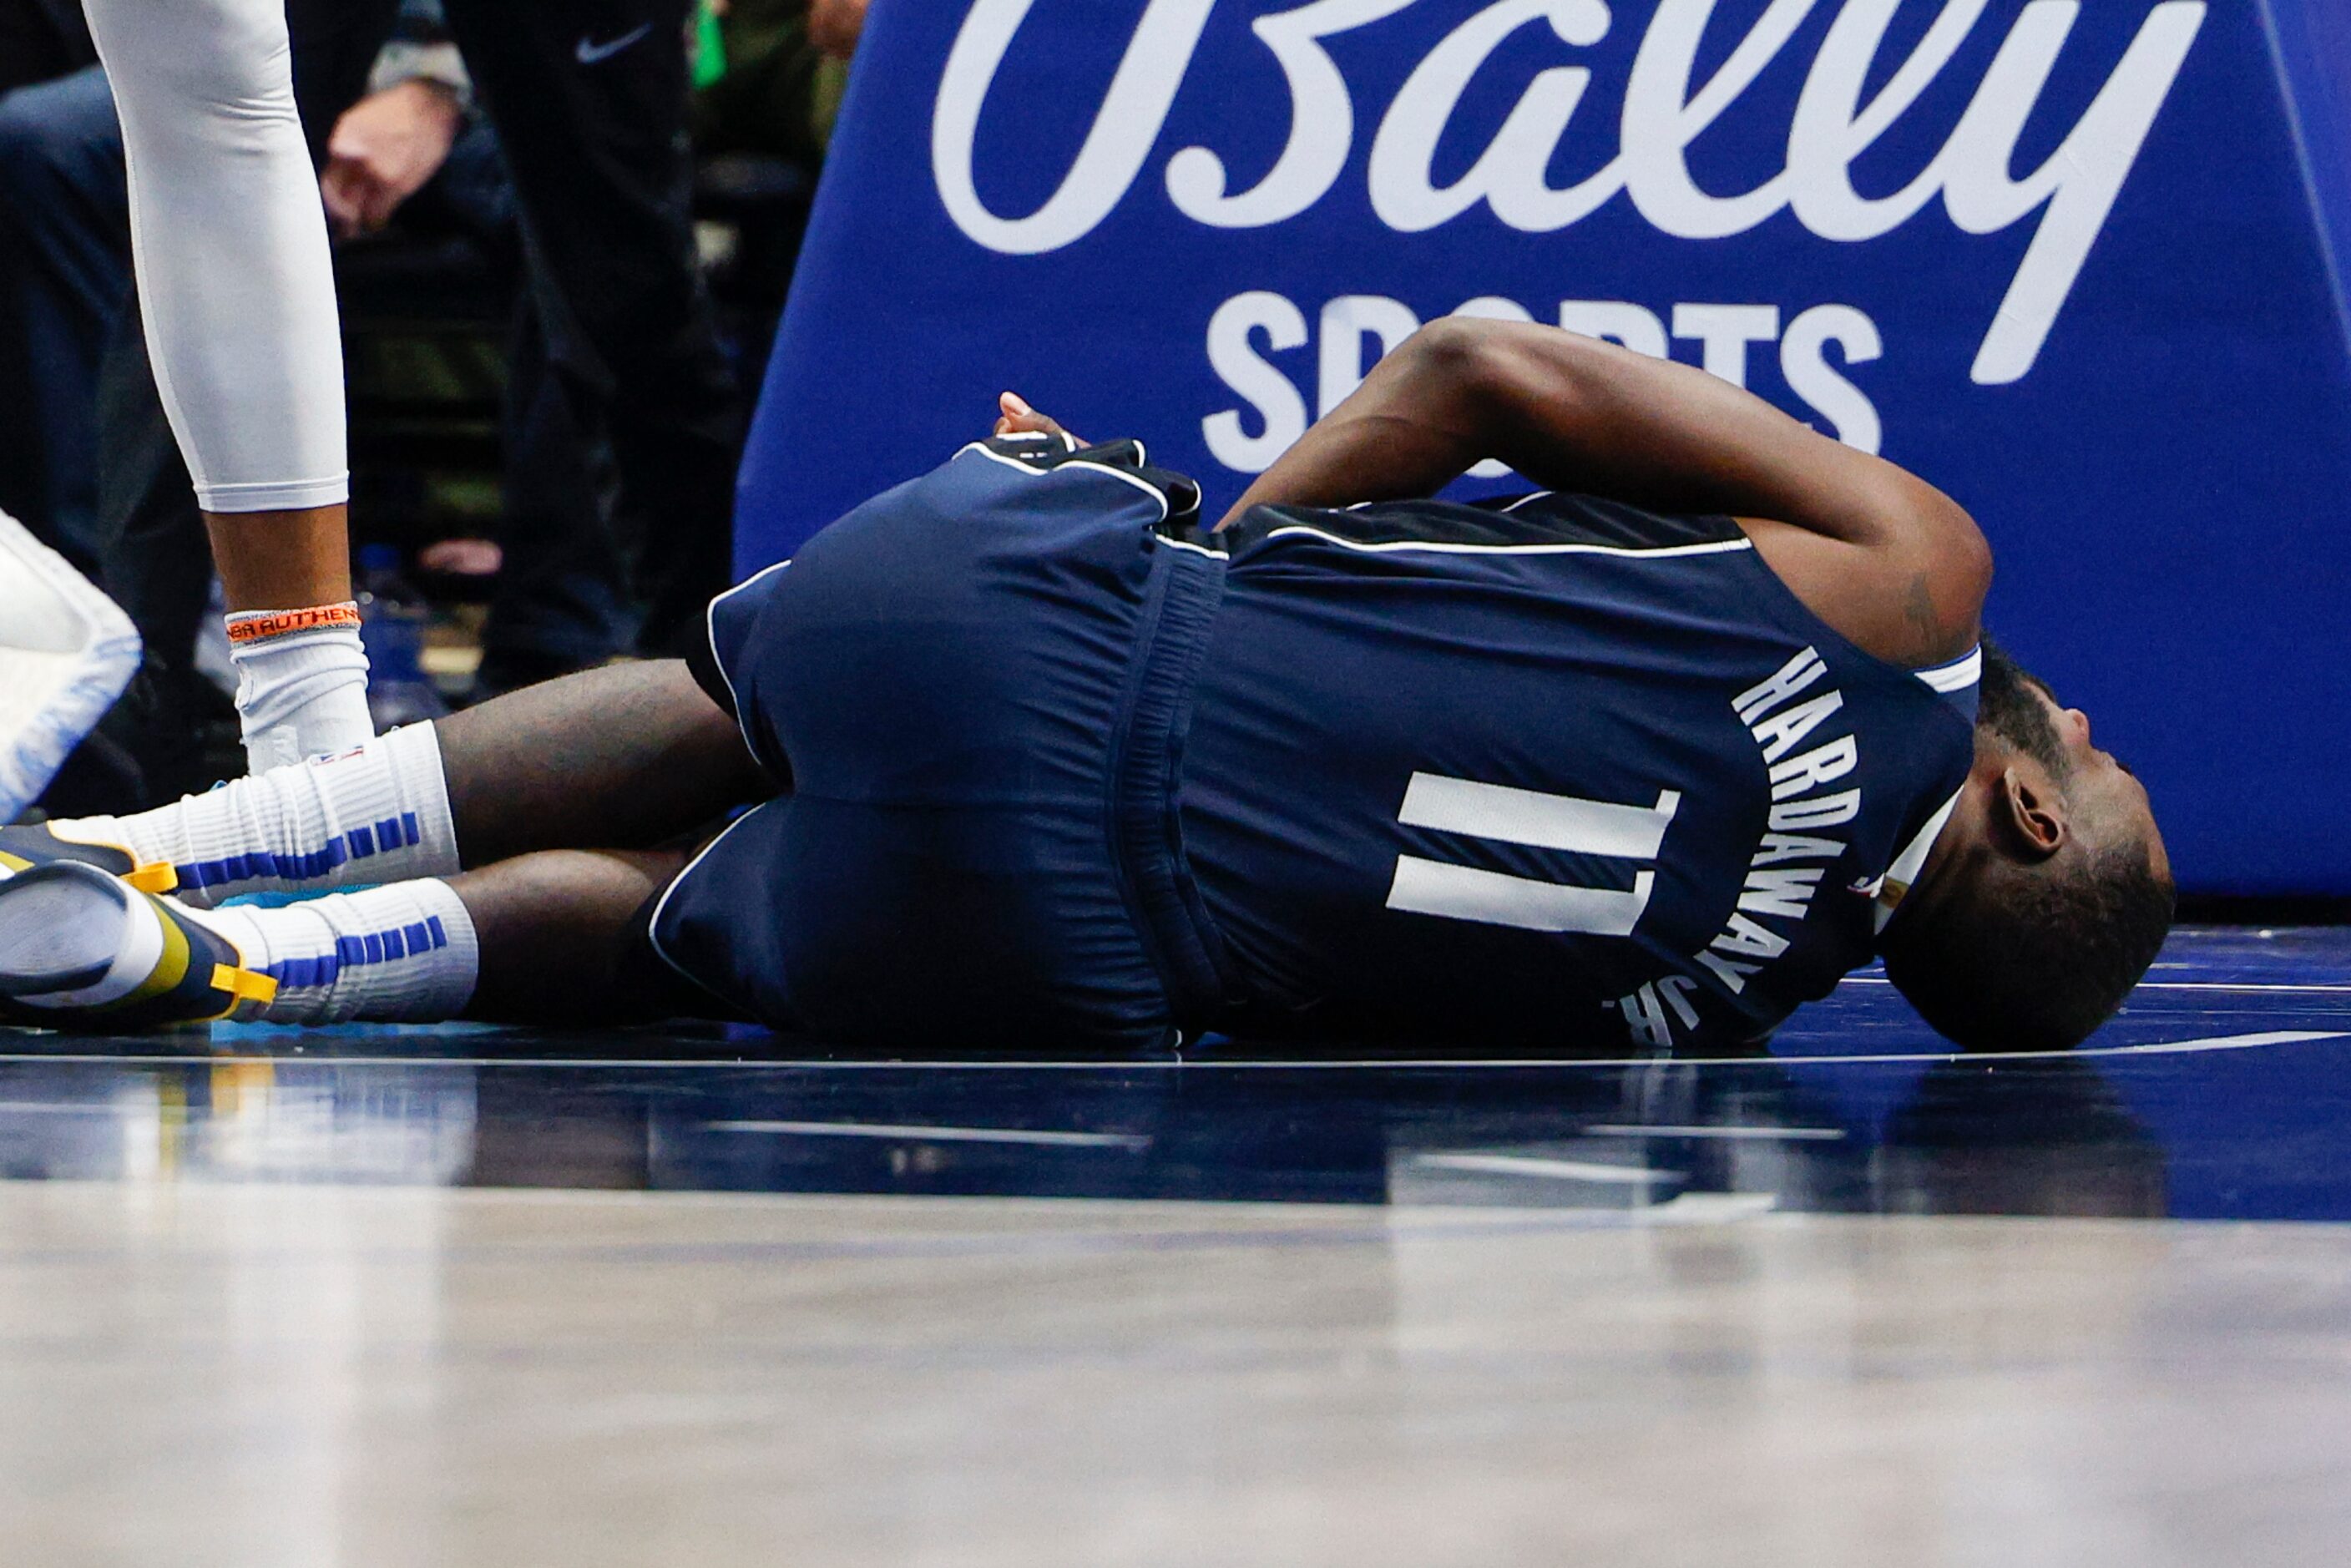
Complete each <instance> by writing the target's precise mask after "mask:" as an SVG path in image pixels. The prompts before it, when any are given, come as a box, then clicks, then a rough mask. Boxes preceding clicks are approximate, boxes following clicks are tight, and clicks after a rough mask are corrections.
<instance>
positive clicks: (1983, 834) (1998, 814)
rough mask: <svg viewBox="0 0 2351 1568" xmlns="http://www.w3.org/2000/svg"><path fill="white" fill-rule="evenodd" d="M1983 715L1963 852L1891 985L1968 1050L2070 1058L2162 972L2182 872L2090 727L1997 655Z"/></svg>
mask: <svg viewBox="0 0 2351 1568" xmlns="http://www.w3.org/2000/svg"><path fill="white" fill-rule="evenodd" d="M1979 701H1980V706H1979V707H1978V710H1977V717H1976V763H1975V769H1974V771H1973V772H1972V773H1971V774H1970V776H1969V779H1968V787H1967V789H1966V790H1965V791H1963V792H1962V794H1961V796H1960V800H1959V809H1958V810H1956V811H1955V812H1954V813H1953V816H1952V821H1951V824H1950V827H1949V830H1947V831H1949V832H1951V833H1952V834H1953V835H1954V842H1953V843H1952V844H1951V846H1950V847H1949V852H1948V854H1946V852H1944V851H1943V850H1942V849H1941V848H1940V847H1939V846H1938V857H1937V858H1938V859H1939V860H1943V861H1944V862H1945V866H1944V869H1943V870H1942V871H1940V872H1938V873H1936V874H1935V875H1934V876H1933V877H1932V878H1931V881H1932V882H1933V883H1935V885H1933V886H1931V887H1928V886H1922V887H1921V888H1919V889H1918V890H1917V892H1918V894H1921V895H1922V896H1920V897H1919V899H1918V904H1919V905H1920V907H1918V908H1917V909H1916V910H1915V911H1913V910H1910V909H1907V908H1906V909H1905V911H1904V916H1905V917H1904V918H1901V919H1897V920H1896V921H1895V922H1894V923H1893V925H1890V926H1889V927H1888V928H1887V930H1886V938H1887V942H1886V974H1887V976H1888V977H1890V978H1891V979H1892V980H1893V981H1894V983H1895V984H1896V986H1898V987H1900V988H1901V990H1902V994H1903V995H1904V996H1906V997H1907V998H1910V1001H1911V1003H1912V1005H1913V1006H1915V1007H1917V1009H1918V1011H1919V1012H1920V1013H1921V1014H1922V1015H1923V1016H1924V1017H1925V1018H1926V1019H1927V1021H1928V1023H1930V1024H1932V1025H1934V1027H1935V1028H1936V1029H1937V1030H1939V1031H1941V1032H1942V1033H1943V1034H1945V1035H1948V1036H1949V1037H1950V1038H1951V1039H1952V1040H1956V1041H1958V1042H1959V1044H1961V1045H1964V1046H1966V1047H1968V1048H1969V1049H1970V1050H1971V1051H2048V1050H2058V1049H2062V1048H2064V1047H2066V1046H2070V1045H2073V1044H2075V1043H2076V1042H2078V1041H2079V1040H2082V1039H2083V1038H2084V1037H2085V1036H2086V1035H2087V1034H2089V1032H2090V1031H2091V1030H2095V1029H2096V1028H2097V1027H2098V1025H2100V1024H2101V1023H2104V1022H2105V1020H2106V1019H2107V1018H2108V1017H2109V1016H2110V1015H2111V1014H2112V1013H2113V1012H2114V1010H2115V1009H2116V1008H2118V1007H2120V1006H2121V1005H2122V1001H2123V998H2125V997H2126V996H2128V995H2129V994H2130V990H2131V988H2132V987H2133V986H2136V985H2137V983H2138V979H2139V977H2140V976H2141V975H2143V974H2145V973H2146V972H2147V966H2148V965H2149V964H2151V963H2153V962H2154V961H2155V955H2156V950H2157V949H2158V948H2159V947H2160V946H2163V938H2164V936H2165V935H2166V934H2167V933H2168V931H2169V930H2170V928H2171V911H2172V902H2173V900H2172V884H2171V862H2170V859H2169V857H2168V855H2166V854H2165V852H2164V847H2163V835H2162V834H2161V833H2160V832H2158V831H2157V829H2156V825H2155V813H2154V810H2152V809H2151V808H2150V807H2149V805H2148V803H2147V790H2146V789H2145V788H2143V787H2142V786H2141V785H2140V783H2139V781H2138V780H2137V779H2136V778H2134V777H2133V776H2132V774H2131V771H2130V769H2128V768H2125V767H2124V766H2123V765H2122V764H2120V763H2119V762H2116V760H2115V759H2114V758H2113V757H2112V756H2111V755H2109V754H2108V753H2106V752H2104V751H2100V750H2099V749H2097V747H2095V746H2093V745H2092V744H2091V743H2090V721H2089V719H2088V717H2087V716H2085V715H2084V714H2082V713H2081V712H2080V711H2079V710H2078V709H2072V708H2061V707H2059V706H2057V699H2056V698H2055V696H2054V695H2052V694H2051V692H2050V690H2049V688H2048V686H2047V685H2044V684H2043V683H2042V682H2041V681H2039V680H2036V679H2035V678H2033V677H2032V676H2031V675H2029V674H2025V673H2024V672H2023V671H2022V670H2021V669H2019V668H2018V667H2017V666H2016V664H2015V663H2014V662H2013V661H2011V659H2010V658H2009V657H2008V656H2007V655H2006V654H2005V653H2001V651H2000V650H1999V649H1998V648H1996V647H1993V646H1992V645H1991V643H1989V642H1987V643H1986V644H1985V646H1984V670H1983V686H1982V690H1981V695H1980V699H1979ZM1912 915H1916V917H1917V918H1915V919H1914V918H1911V916H1912Z"/></svg>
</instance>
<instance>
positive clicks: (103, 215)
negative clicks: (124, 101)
mask: <svg viewBox="0 0 2351 1568" xmlns="http://www.w3.org/2000/svg"><path fill="white" fill-rule="evenodd" d="M8 3H10V4H14V5H24V4H26V3H27V0H8ZM437 25H438V18H437V12H435V11H434V9H433V8H432V7H431V6H430V5H411V6H409V7H408V8H406V9H405V10H404V11H403V14H402V18H401V26H400V30H399V32H398V33H397V34H396V35H395V37H393V39H392V41H391V42H390V43H388V44H387V45H386V47H385V48H384V50H383V52H382V56H381V60H380V61H379V62H378V67H377V72H376V79H375V82H374V84H373V87H374V90H372V91H371V93H370V94H369V95H368V96H367V97H365V98H363V99H361V100H360V102H359V103H358V104H356V105H354V106H353V108H352V109H351V110H350V112H349V113H348V114H347V115H345V116H343V117H342V119H341V120H339V121H337V122H336V126H335V132H334V140H335V141H336V144H337V151H336V152H335V154H334V156H333V158H332V159H331V162H330V168H329V189H328V194H327V204H328V206H329V211H330V213H332V214H336V226H337V227H338V229H340V231H342V232H345V233H351V232H357V231H359V230H360V229H361V228H366V227H372V226H376V225H380V224H381V221H382V220H383V218H384V217H386V216H388V215H389V214H390V212H391V211H392V209H393V208H395V207H396V206H397V205H398V204H400V203H401V202H402V201H404V200H405V199H406V198H407V197H408V196H410V195H412V194H413V193H414V192H415V191H416V190H417V189H418V188H419V187H421V186H422V185H423V183H424V182H425V180H426V179H428V178H429V177H430V176H431V175H432V173H433V172H434V170H435V169H437V168H438V167H439V164H440V162H441V160H442V159H443V158H444V156H445V155H446V153H447V152H448V149H449V145H450V141H451V139H452V137H453V136H454V135H455V127H456V123H457V120H458V118H459V116H460V114H461V112H462V105H463V97H464V80H465V78H464V73H463V71H462V68H459V67H458V66H457V63H456V57H455V50H454V49H452V48H449V47H447V46H446V45H445V44H442V45H440V46H439V47H437V48H436V47H434V44H433V36H434V28H435V27H436V26H437ZM59 55H60V57H62V58H63V59H64V60H66V61H67V62H68V63H70V62H71V61H74V60H79V61H80V62H82V63H81V64H80V66H79V68H77V69H72V70H69V71H67V72H65V73H64V74H62V75H58V76H56V77H54V78H50V79H48V80H46V81H44V82H41V83H38V84H36V85H32V86H27V87H24V88H21V89H18V90H16V91H15V92H13V93H10V94H8V95H7V96H6V97H5V98H0V399H5V404H6V405H7V406H8V407H9V409H10V413H12V415H13V417H9V418H6V419H5V420H0V505H5V506H6V507H9V508H10V509H12V510H16V511H17V512H19V513H20V514H21V515H22V516H23V517H24V518H25V519H26V521H27V522H28V524H30V525H31V526H32V527H33V528H35V529H36V531H37V534H38V535H39V537H41V538H44V539H45V540H46V541H47V543H49V544H50V545H52V546H54V547H55V548H56V549H58V550H59V551H60V552H61V553H62V554H63V555H64V556H65V557H66V558H67V559H68V561H70V562H71V563H73V564H74V565H75V566H76V567H77V568H78V569H79V570H81V571H82V572H84V573H85V574H87V575H89V576H91V577H95V578H98V579H99V580H102V581H104V582H105V583H106V584H107V586H108V587H109V589H110V591H112V592H113V593H114V595H115V596H116V597H117V598H119V599H120V600H121V601H123V602H124V604H125V605H126V607H127V608H128V609H129V610H130V611H131V616H132V619H133V620H134V622H137V623H138V625H139V627H140V629H141V633H142V635H143V638H144V641H145V643H146V645H147V648H148V651H149V658H148V661H147V664H146V677H145V679H143V680H142V681H141V683H140V684H139V685H136V686H135V687H134V688H133V696H132V700H131V702H130V703H128V704H126V705H125V711H124V712H123V713H122V714H120V715H119V716H117V719H116V720H115V721H114V722H110V725H109V732H110V733H109V737H108V739H107V741H106V742H102V743H101V745H102V746H104V747H106V748H107V749H108V750H109V751H110V753H112V754H113V755H114V757H115V758H116V760H115V762H114V764H113V765H112V766H111V767H110V768H105V769H101V770H100V771H101V772H102V773H104V774H106V775H107V778H108V780H109V781H107V782H103V783H101V784H100V786H99V787H100V788H102V789H107V790H108V791H110V792H112V791H115V790H121V789H127V790H129V791H131V793H133V794H134V795H135V794H141V793H143V794H146V795H149V796H154V795H166V794H168V793H169V792H173V791H176V790H181V789H190V788H201V787H203V786H204V785H205V784H208V783H210V782H211V781H212V775H213V770H214V768H216V767H217V764H216V763H215V762H214V754H213V752H212V751H211V749H210V748H209V747H207V746H206V745H205V744H204V738H203V737H204V725H203V724H202V723H201V722H199V720H198V719H197V718H196V717H194V716H201V715H204V714H207V713H211V712H214V711H218V706H217V705H215V704H214V702H212V701H210V700H208V694H209V686H208V684H207V683H206V681H205V680H204V677H202V676H201V675H199V674H197V673H196V670H195V667H194V658H193V651H194V646H195V643H196V640H197V634H198V631H199V629H200V627H201V624H202V622H203V619H204V613H205V606H206V601H207V593H206V590H207V586H208V584H209V582H210V580H211V574H212V559H211V554H210V550H209V549H208V543H207V539H206V538H205V530H204V525H203V521H202V519H201V517H199V515H198V513H197V509H196V499H195V496H194V493H193V487H192V486H190V485H189V484H188V483H187V480H186V476H185V474H184V470H183V466H182V465H181V463H180V460H179V457H178V453H177V445H176V442H175V440H174V438H173V436H172V432H171V430H170V429H169V427H168V425H167V423H166V422H165V420H164V418H163V416H162V409H161V406H160V403H159V402H157V401H156V399H155V397H154V394H153V390H152V384H151V382H150V378H149V377H148V376H147V374H146V371H145V344H144V342H143V340H142V339H141V333H140V332H139V329H138V328H137V325H136V322H135V320H131V319H128V318H127V317H126V312H125V305H126V301H127V299H128V298H129V295H130V292H131V270H132V262H131V203H130V193H129V190H128V187H127V184H126V179H125V160H124V152H123V144H122V134H121V130H120V122H119V120H118V116H117V112H116V105H115V99H114V95H113V92H112V89H111V88H110V83H109V81H108V78H107V76H106V73H105V72H104V70H103V69H102V68H100V67H99V66H98V65H97V64H96V63H95V59H94V51H92V50H90V49H89V47H88V46H87V43H86V41H85V43H84V45H83V47H81V48H80V49H79V50H78V51H74V50H70V49H67V50H61V51H59ZM307 188H308V187H307V181H306V189H307ZM110 345H112V346H113V348H112V351H110ZM339 390H340V389H339ZM101 406H104V407H106V408H108V409H109V410H110V418H109V420H107V421H106V422H105V423H106V424H107V425H108V426H110V433H109V436H108V438H106V439H102V438H101V421H100V417H99V410H100V408H101ZM336 407H337V409H338V411H340V396H338V398H337V400H336ZM338 416H339V417H340V414H339V415H338ZM102 453H104V454H107V455H109V458H108V460H107V461H105V462H104V463H103V464H102V463H101V454H102ZM101 472H104V473H105V474H106V475H107V476H108V479H109V481H110V482H109V483H107V484H105V485H101V482H100V475H101ZM157 472H169V473H171V474H172V475H174V476H177V479H178V483H177V484H176V485H174V486H160V485H158V484H156V483H155V482H154V480H153V476H154V475H155V474H156V473H157ZM126 478H128V479H131V480H133V481H135V482H134V483H131V484H125V483H124V482H123V481H124V480H125V479H126ZM167 710H168V711H172V713H173V714H174V717H173V718H172V719H171V720H168V721H156V722H145V721H146V720H147V719H148V717H149V716H152V715H157V714H160V713H161V712H162V711H167ZM115 741H127V742H129V746H128V748H127V750H125V749H123V748H122V747H116V746H114V745H112V743H113V742H115ZM142 775H144V776H145V777H144V778H143V779H142V778H141V776H142ZM118 778H120V779H128V780H129V781H128V782H116V781H112V780H114V779H118ZM77 781H78V774H77V773H74V772H69V773H68V784H65V785H61V786H60V788H61V789H69V788H71V787H72V786H74V785H75V784H76V782H77Z"/></svg>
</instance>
